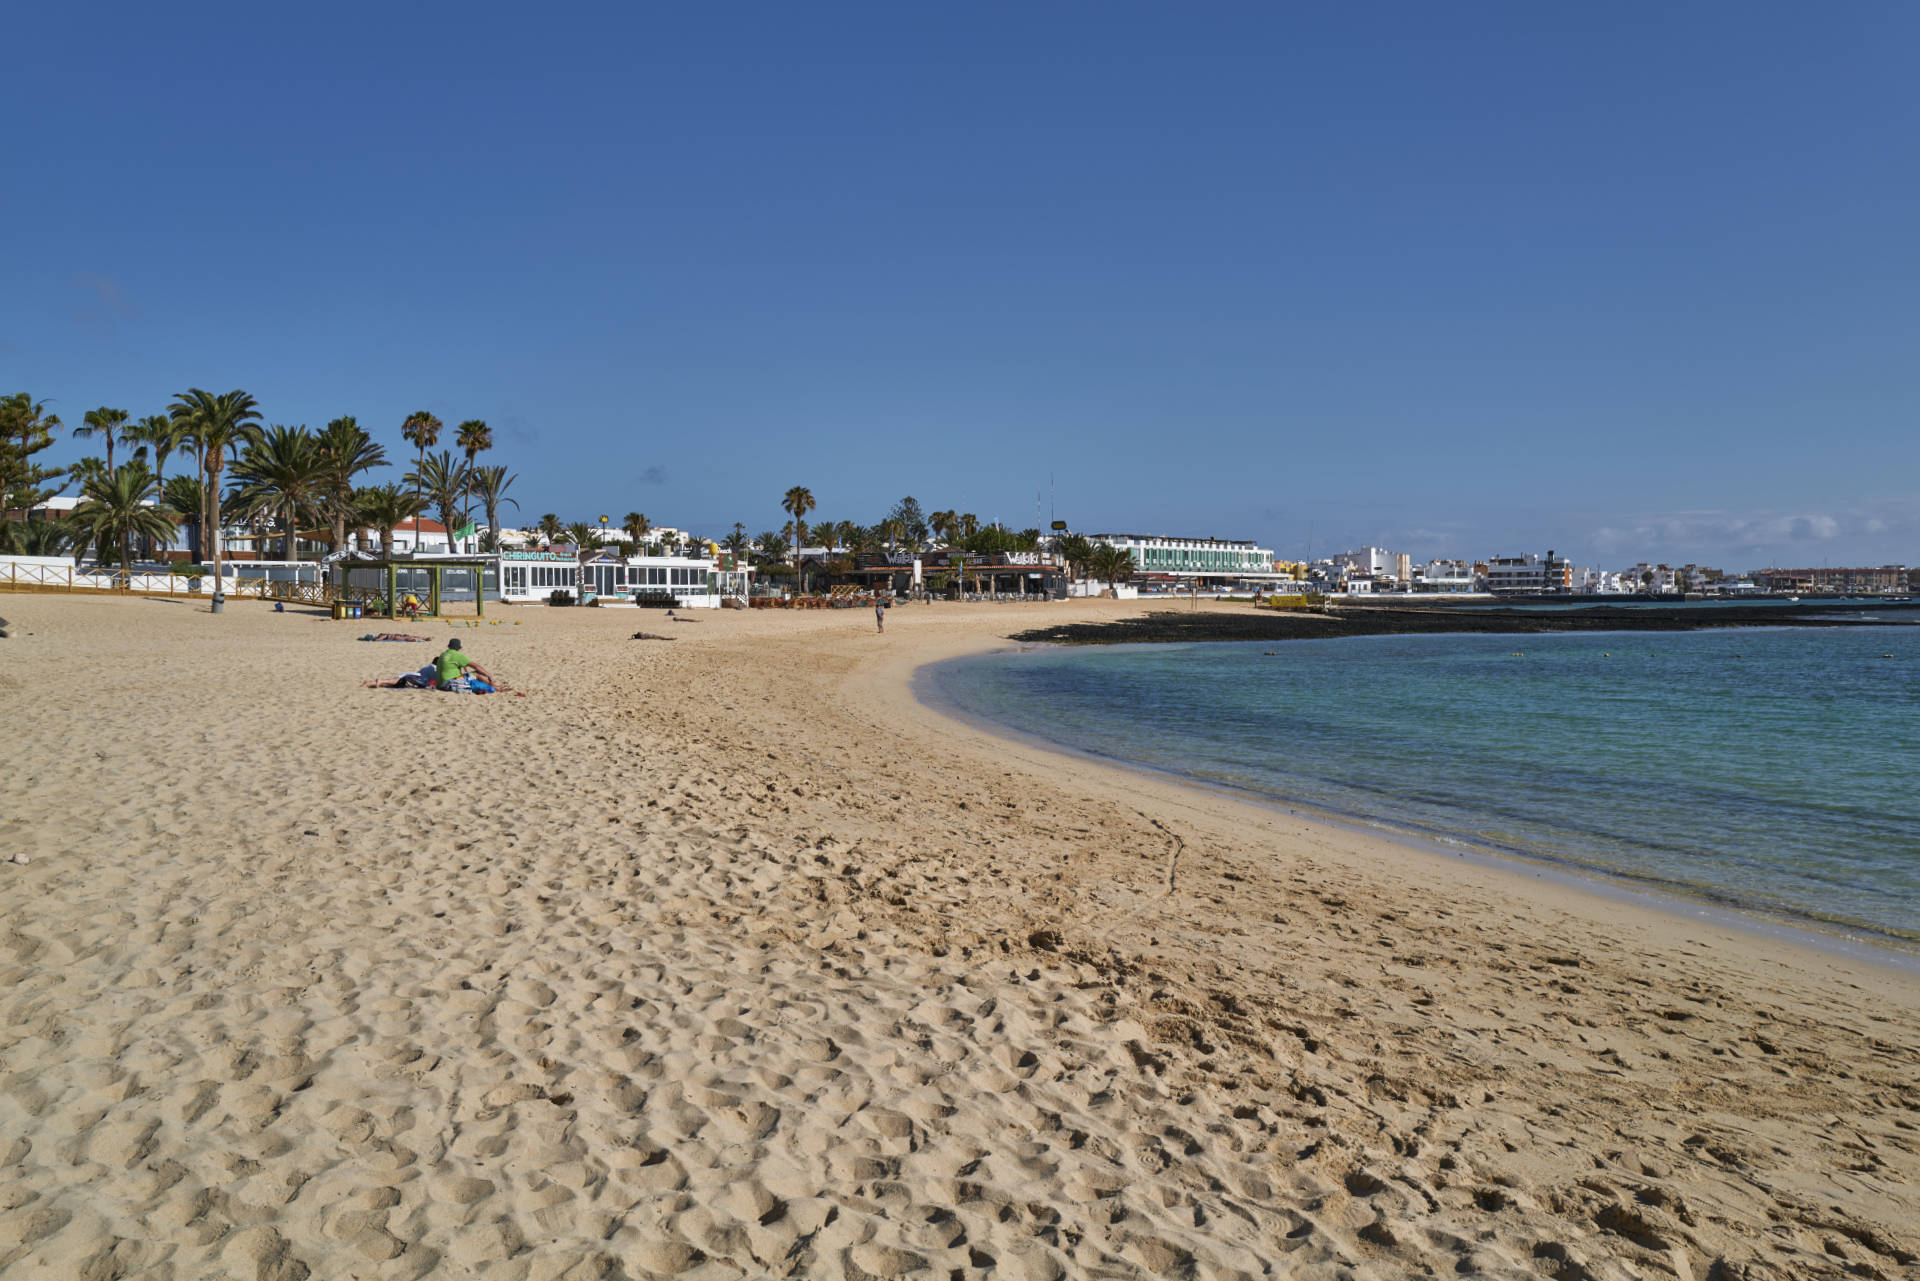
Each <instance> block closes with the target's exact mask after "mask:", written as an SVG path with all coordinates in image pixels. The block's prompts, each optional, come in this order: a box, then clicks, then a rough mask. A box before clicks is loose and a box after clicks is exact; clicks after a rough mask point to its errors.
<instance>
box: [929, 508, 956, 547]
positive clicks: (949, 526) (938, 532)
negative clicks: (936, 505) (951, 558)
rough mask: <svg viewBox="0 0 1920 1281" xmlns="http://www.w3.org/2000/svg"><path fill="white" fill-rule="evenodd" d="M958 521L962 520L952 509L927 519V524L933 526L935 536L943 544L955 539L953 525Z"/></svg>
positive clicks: (936, 513) (938, 512) (939, 512)
mask: <svg viewBox="0 0 1920 1281" xmlns="http://www.w3.org/2000/svg"><path fill="white" fill-rule="evenodd" d="M958 519H960V516H959V513H957V512H955V511H954V510H953V509H952V508H947V509H945V510H943V511H937V512H935V513H933V515H931V516H929V517H927V523H928V524H929V525H931V526H933V536H934V537H935V538H937V539H939V540H940V541H941V542H942V543H946V542H947V541H948V540H950V539H951V538H952V537H953V523H954V522H955V521H956V520H958Z"/></svg>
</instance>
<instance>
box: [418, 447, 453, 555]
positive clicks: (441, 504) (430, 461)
mask: <svg viewBox="0 0 1920 1281" xmlns="http://www.w3.org/2000/svg"><path fill="white" fill-rule="evenodd" d="M406 479H407V480H408V481H411V482H412V484H413V488H414V492H415V493H416V494H422V493H423V494H425V495H426V496H427V497H428V498H430V499H432V500H433V505H434V506H435V507H436V508H438V509H439V512H440V523H441V524H442V525H445V526H446V527H447V550H448V551H452V550H453V517H454V514H455V512H456V511H457V510H458V509H459V506H460V496H461V495H462V494H464V493H466V491H467V465H466V464H465V463H462V462H455V461H454V457H453V451H452V450H449V449H443V450H441V451H440V452H439V453H437V454H428V455H426V456H425V457H424V458H422V459H421V461H420V467H419V468H418V469H417V470H415V471H413V472H410V473H408V475H407V476H406ZM414 528H415V530H416V531H417V530H418V529H419V526H418V525H417V524H416V525H415V526H414ZM420 543H421V539H420V538H418V537H416V538H415V539H414V540H413V550H414V553H415V554H416V555H417V554H418V553H419V551H420Z"/></svg>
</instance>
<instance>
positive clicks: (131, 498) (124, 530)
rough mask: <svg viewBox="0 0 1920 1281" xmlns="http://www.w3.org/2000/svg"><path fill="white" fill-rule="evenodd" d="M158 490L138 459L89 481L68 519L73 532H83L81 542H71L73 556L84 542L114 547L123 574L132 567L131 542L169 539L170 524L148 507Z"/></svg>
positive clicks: (171, 535) (157, 486) (149, 472)
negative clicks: (116, 549) (118, 553)
mask: <svg viewBox="0 0 1920 1281" xmlns="http://www.w3.org/2000/svg"><path fill="white" fill-rule="evenodd" d="M158 489H159V482H158V481H157V480H156V479H155V477H154V474H153V472H152V470H151V469H150V468H148V466H147V465H146V463H144V462H142V461H140V460H138V459H135V460H134V461H132V462H129V463H123V464H121V465H120V466H118V467H116V468H114V469H113V470H112V471H109V472H104V473H102V474H100V475H98V476H95V477H93V478H91V479H90V480H88V482H87V486H86V489H85V490H84V491H83V492H82V495H81V502H80V505H79V506H78V507H75V508H74V509H73V514H72V515H71V516H69V517H67V520H68V522H69V523H71V525H72V526H73V528H74V530H75V531H76V532H84V539H81V538H76V539H75V540H74V548H75V552H76V554H77V553H78V552H79V550H80V548H81V546H82V545H83V543H84V542H85V541H91V542H93V543H94V544H95V545H97V546H99V547H101V548H105V547H107V546H108V545H109V544H114V543H117V544H119V547H120V568H121V569H123V570H126V569H131V568H132V567H133V566H132V561H133V540H134V539H136V538H151V539H153V540H155V541H156V542H165V541H167V540H168V539H170V538H172V537H173V522H172V521H170V520H168V519H167V518H166V517H165V516H162V515H161V514H160V512H159V510H158V509H157V508H155V507H151V506H148V500H149V499H151V498H153V497H155V496H156V494H157V492H158Z"/></svg>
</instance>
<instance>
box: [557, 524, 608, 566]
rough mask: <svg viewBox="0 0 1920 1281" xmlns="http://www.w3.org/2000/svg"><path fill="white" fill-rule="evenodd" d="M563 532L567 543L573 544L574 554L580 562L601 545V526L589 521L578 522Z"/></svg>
mask: <svg viewBox="0 0 1920 1281" xmlns="http://www.w3.org/2000/svg"><path fill="white" fill-rule="evenodd" d="M561 532H562V533H564V534H566V536H567V541H568V542H570V543H572V544H573V554H574V557H575V558H576V559H578V560H582V561H584V560H586V558H587V557H588V556H590V555H592V554H593V550H594V548H595V547H597V546H599V543H600V529H599V526H597V525H594V524H592V523H590V522H588V521H584V520H576V521H574V522H573V523H572V524H571V525H568V526H567V527H566V529H564V530H563V531H561Z"/></svg>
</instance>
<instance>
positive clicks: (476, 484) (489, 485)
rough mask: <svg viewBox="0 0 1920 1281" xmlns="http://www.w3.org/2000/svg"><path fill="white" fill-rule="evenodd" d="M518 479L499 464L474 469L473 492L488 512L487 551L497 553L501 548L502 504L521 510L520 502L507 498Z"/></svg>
mask: <svg viewBox="0 0 1920 1281" xmlns="http://www.w3.org/2000/svg"><path fill="white" fill-rule="evenodd" d="M518 479H520V477H519V476H518V475H513V476H509V475H507V469H506V467H505V466H503V465H501V464H499V463H494V464H493V465H491V466H488V467H476V468H474V469H473V492H474V493H476V494H478V495H480V505H481V506H482V507H484V508H485V509H486V512H487V541H486V543H485V544H484V548H485V550H487V551H497V550H498V549H499V547H500V504H501V503H512V504H513V509H514V510H515V511H519V510H520V504H519V502H518V501H517V500H515V499H512V498H508V497H507V490H508V489H509V488H511V487H512V485H513V482H514V481H516V480H518Z"/></svg>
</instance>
